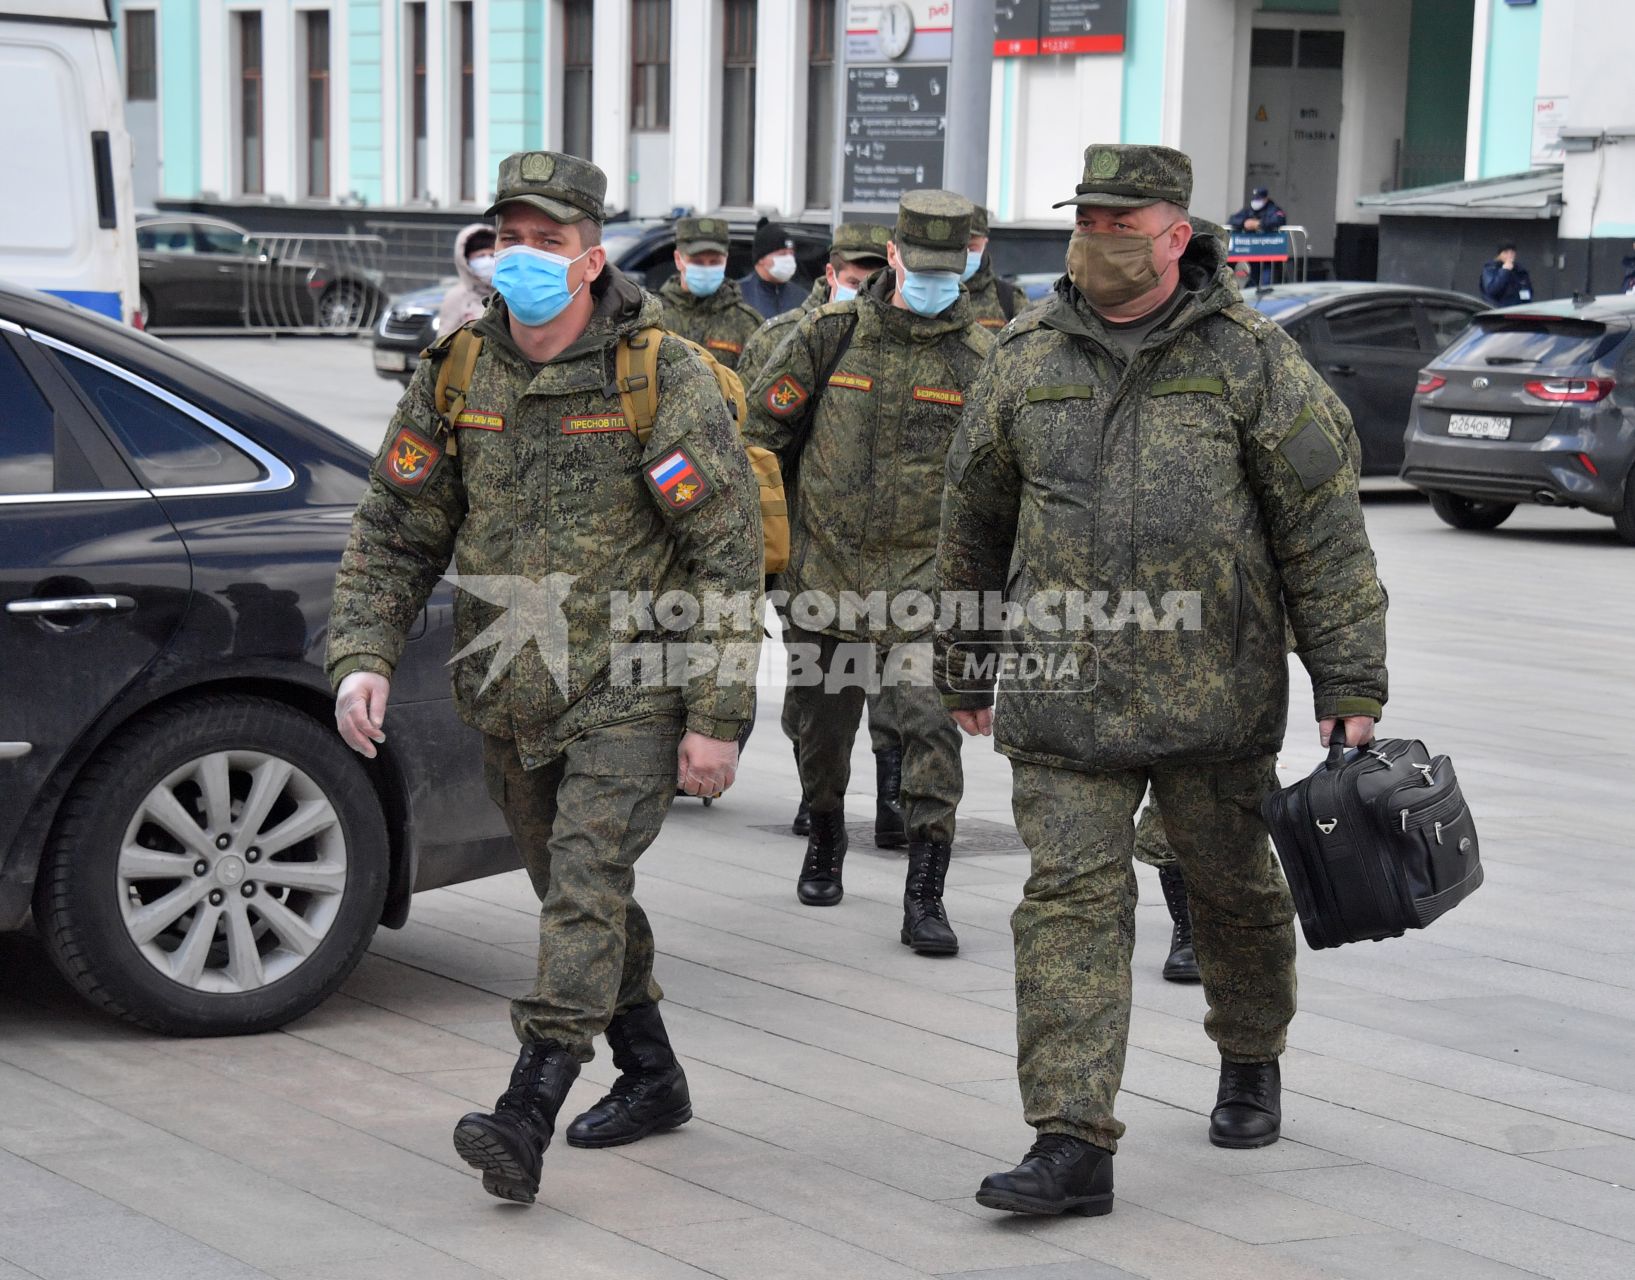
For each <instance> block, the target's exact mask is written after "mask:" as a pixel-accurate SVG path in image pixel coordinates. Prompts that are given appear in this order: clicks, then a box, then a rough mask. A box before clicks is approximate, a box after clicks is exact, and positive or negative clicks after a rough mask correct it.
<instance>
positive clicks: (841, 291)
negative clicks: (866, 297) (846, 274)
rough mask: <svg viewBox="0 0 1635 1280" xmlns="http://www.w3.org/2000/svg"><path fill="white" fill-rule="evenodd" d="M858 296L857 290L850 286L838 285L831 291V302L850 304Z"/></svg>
mask: <svg viewBox="0 0 1635 1280" xmlns="http://www.w3.org/2000/svg"><path fill="white" fill-rule="evenodd" d="M856 296H857V290H856V289H853V288H851V287H850V286H848V285H843V284H837V285H835V287H834V288H833V289H830V290H829V301H830V302H850V301H851V300H852V299H853V298H855V297H856Z"/></svg>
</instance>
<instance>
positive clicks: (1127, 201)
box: [1050, 191, 1158, 209]
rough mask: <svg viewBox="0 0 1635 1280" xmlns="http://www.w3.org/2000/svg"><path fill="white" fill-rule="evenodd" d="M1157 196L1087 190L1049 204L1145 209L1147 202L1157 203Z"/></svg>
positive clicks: (1054, 207) (1054, 206)
mask: <svg viewBox="0 0 1635 1280" xmlns="http://www.w3.org/2000/svg"><path fill="white" fill-rule="evenodd" d="M1157 203H1158V197H1157V196H1109V195H1098V194H1097V193H1095V192H1093V191H1092V192H1088V193H1087V194H1085V195H1082V196H1074V197H1073V198H1072V199H1070V200H1058V201H1057V202H1056V203H1055V204H1053V205H1051V206H1050V207H1051V208H1052V209H1065V208H1067V206H1068V205H1090V206H1091V207H1093V208H1096V209H1145V208H1146V207H1147V206H1148V205H1149V204H1157Z"/></svg>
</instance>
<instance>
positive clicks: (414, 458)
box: [375, 427, 443, 492]
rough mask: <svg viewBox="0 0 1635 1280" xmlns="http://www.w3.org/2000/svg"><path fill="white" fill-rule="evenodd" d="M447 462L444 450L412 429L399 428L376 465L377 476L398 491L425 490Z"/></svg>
mask: <svg viewBox="0 0 1635 1280" xmlns="http://www.w3.org/2000/svg"><path fill="white" fill-rule="evenodd" d="M442 461H443V450H442V449H441V447H439V446H438V445H437V444H435V443H433V442H432V441H430V440H428V439H426V437H425V436H423V435H421V434H420V433H419V432H418V431H415V430H414V429H413V428H411V427H399V428H398V429H397V434H396V435H394V436H393V437H392V442H391V444H389V445H387V447H386V452H385V453H383V454H382V455H381V458H380V462H379V463H378V464H376V466H375V474H376V475H378V476H379V477H380V478H381V479H382V480H384V481H386V483H387V484H389V485H391V486H392V487H393V488H395V489H404V490H408V491H410V492H413V491H414V490H416V489H422V488H424V487H425V484H426V481H428V480H430V479H431V477H432V475H433V473H434V472H436V470H437V467H438V465H439V464H440V463H441V462H442Z"/></svg>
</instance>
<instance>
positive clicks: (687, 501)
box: [645, 449, 715, 511]
mask: <svg viewBox="0 0 1635 1280" xmlns="http://www.w3.org/2000/svg"><path fill="white" fill-rule="evenodd" d="M645 474H646V476H647V483H648V484H649V485H651V486H652V488H653V492H654V493H656V494H658V496H659V497H660V498H661V499H663V500H664V504H665V505H666V506H668V507H670V508H671V509H672V510H674V511H684V510H686V509H687V508H689V507H696V506H697V505H698V504H699V503H700V502H702V501H704V499H705V498H707V497H709V496H710V494H712V493H714V492H715V486H714V485H712V484H711V483H710V481H709V478H708V477H707V476H706V475H705V474H704V469H703V468H702V467H700V466H699V465H698V463H697V462H695V461H694V460H693V456H692V454H690V453H688V452H687V450H686V449H672V450H671V451H670V452H669V453H667V454H665V456H664V457H662V458H660V459H659V460H658V461H657V462H655V463H653V464H652V466H650V467H648V468H647V470H646V472H645Z"/></svg>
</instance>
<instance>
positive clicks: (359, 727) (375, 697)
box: [335, 671, 392, 760]
mask: <svg viewBox="0 0 1635 1280" xmlns="http://www.w3.org/2000/svg"><path fill="white" fill-rule="evenodd" d="M391 688H392V682H391V681H390V680H388V679H387V678H386V677H385V676H383V675H378V674H376V673H375V672H373V671H354V672H353V673H352V674H351V675H349V676H347V677H346V679H344V680H342V681H341V687H340V688H339V689H337V690H335V727H336V728H337V729H339V730H340V731H341V737H342V738H343V739H344V740H345V742H346V745H347V746H349V747H351V748H352V750H354V751H356V752H357V753H358V754H359V755H361V756H367V757H368V758H369V759H371V760H373V759H374V758H375V754H376V752H375V743H377V742H385V741H386V734H385V733H384V732H383V731H382V729H381V725H382V724H383V723H385V720H386V697H387V695H388V694H389V693H390V692H391Z"/></svg>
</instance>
